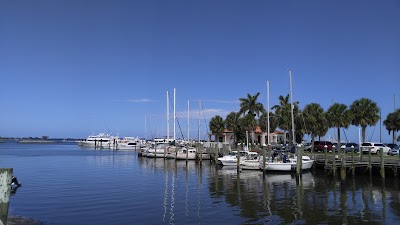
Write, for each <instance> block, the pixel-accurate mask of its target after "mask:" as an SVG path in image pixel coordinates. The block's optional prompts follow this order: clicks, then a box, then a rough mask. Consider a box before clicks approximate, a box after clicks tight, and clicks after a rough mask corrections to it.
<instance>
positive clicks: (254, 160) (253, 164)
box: [242, 152, 262, 170]
mask: <svg viewBox="0 0 400 225" xmlns="http://www.w3.org/2000/svg"><path fill="white" fill-rule="evenodd" d="M245 157H246V158H245V160H243V164H242V169H244V170H259V169H261V167H260V163H261V164H262V157H260V154H258V153H257V152H246V156H245Z"/></svg>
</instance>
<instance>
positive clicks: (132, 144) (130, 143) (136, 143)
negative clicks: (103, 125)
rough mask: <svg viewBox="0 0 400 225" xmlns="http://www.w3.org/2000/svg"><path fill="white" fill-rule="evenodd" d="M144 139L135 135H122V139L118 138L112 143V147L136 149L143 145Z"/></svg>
mask: <svg viewBox="0 0 400 225" xmlns="http://www.w3.org/2000/svg"><path fill="white" fill-rule="evenodd" d="M144 144H145V143H144V141H143V140H141V139H139V138H136V137H124V138H123V139H118V140H117V142H116V144H115V145H114V144H113V145H112V148H113V149H116V150H117V149H122V150H137V149H140V148H141V147H142V146H144Z"/></svg>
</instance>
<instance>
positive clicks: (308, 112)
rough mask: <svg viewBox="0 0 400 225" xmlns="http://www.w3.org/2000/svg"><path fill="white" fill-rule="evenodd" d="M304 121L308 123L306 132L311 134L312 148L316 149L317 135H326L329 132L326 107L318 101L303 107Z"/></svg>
mask: <svg viewBox="0 0 400 225" xmlns="http://www.w3.org/2000/svg"><path fill="white" fill-rule="evenodd" d="M303 115H304V123H305V124H306V125H307V129H306V134H310V135H311V146H312V147H311V150H312V151H313V150H314V139H315V137H316V136H319V137H321V136H324V135H325V134H326V132H328V123H327V120H326V118H325V112H324V109H323V108H322V107H321V106H320V105H319V104H318V103H310V104H308V105H306V106H305V107H304V109H303Z"/></svg>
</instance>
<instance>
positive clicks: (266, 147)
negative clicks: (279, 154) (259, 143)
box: [262, 145, 270, 173]
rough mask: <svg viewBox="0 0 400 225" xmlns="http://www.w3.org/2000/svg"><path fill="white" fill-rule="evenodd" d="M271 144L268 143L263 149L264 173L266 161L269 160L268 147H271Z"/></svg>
mask: <svg viewBox="0 0 400 225" xmlns="http://www.w3.org/2000/svg"><path fill="white" fill-rule="evenodd" d="M269 147H270V146H269V145H266V146H265V149H263V150H262V151H263V166H262V170H263V173H265V161H267V158H266V156H265V155H266V151H267V149H269Z"/></svg>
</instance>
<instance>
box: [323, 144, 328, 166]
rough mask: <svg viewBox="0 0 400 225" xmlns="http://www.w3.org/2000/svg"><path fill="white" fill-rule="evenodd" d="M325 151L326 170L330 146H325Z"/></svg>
mask: <svg viewBox="0 0 400 225" xmlns="http://www.w3.org/2000/svg"><path fill="white" fill-rule="evenodd" d="M324 153H325V167H324V169H325V170H326V168H327V167H328V146H326V145H325V146H324Z"/></svg>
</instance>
